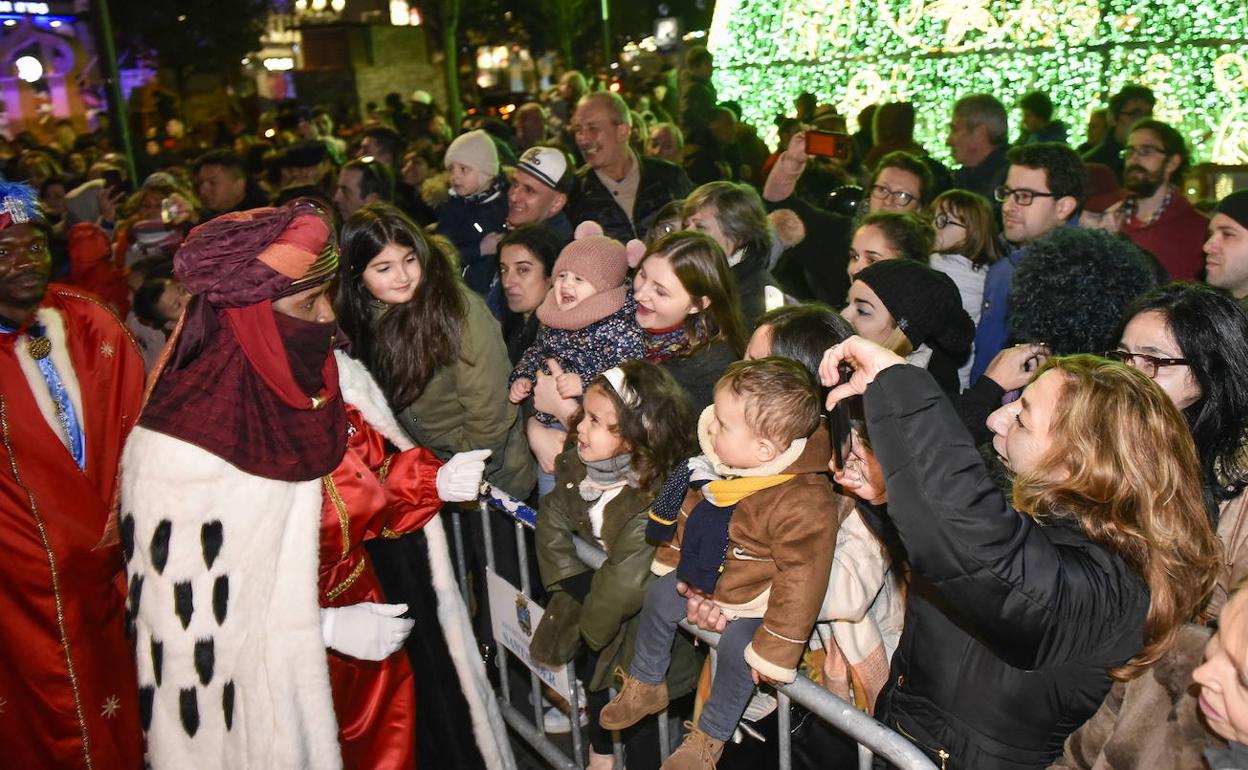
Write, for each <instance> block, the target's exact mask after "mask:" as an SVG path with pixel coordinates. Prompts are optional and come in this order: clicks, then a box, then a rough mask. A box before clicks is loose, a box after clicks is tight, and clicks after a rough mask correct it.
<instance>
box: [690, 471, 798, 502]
mask: <svg viewBox="0 0 1248 770" xmlns="http://www.w3.org/2000/svg"><path fill="white" fill-rule="evenodd" d="M793 475H794V474H792V473H777V474H776V475H774V476H746V477H741V478H735V479H719V480H717V481H711V482H709V483H707V485H706V486H704V487H702V496H703V497H705V498H706V500H707V502H709V503H710V504H711V505H713V506H715V507H716V508H727V507H729V506H733V505H736V504H737V503H739V502H741V501H742V500H744V499H745V498H747V497H749V496H750V495H752V494H754V493H755V492H760V491H762V490H764V489H768V488H770V487H775V486H779V485H781V484H783V483H784V482H786V481H788V480H789V479H791V478H793Z"/></svg>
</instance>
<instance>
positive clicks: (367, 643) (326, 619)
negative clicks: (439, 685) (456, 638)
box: [321, 602, 416, 660]
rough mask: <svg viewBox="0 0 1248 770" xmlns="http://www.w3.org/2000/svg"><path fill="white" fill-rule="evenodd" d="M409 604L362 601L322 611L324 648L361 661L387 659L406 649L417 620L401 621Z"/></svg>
mask: <svg viewBox="0 0 1248 770" xmlns="http://www.w3.org/2000/svg"><path fill="white" fill-rule="evenodd" d="M404 612H407V605H406V604H377V603H376V602H360V603H359V604H349V605H347V606H346V607H323V608H321V638H322V639H324V640H325V646H326V647H328V648H330V649H331V650H337V651H338V652H341V653H342V654H343V655H350V656H351V657H353V658H359V659H360V660H385V659H386V658H388V657H390V656H391V655H392V654H394V652H395V651H396V650H398V649H399V648H400V647H402V646H403V640H404V639H406V638H407V635H408V634H410V633H411V632H412V626H414V625H416V621H414V620H409V619H408V618H400V617H398V616H399V615H402V614H403V613H404Z"/></svg>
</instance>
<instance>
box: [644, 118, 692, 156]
mask: <svg viewBox="0 0 1248 770" xmlns="http://www.w3.org/2000/svg"><path fill="white" fill-rule="evenodd" d="M646 156H647V157H650V158H659V159H661V160H665V161H667V162H668V163H675V164H676V165H678V166H679V165H681V164H682V163H683V162H684V160H685V135H684V134H682V133H681V131H680V127H678V126H677V125H676V124H675V123H656V124H654V127H652V128H651V129H650V137H649V138H648V139H647V140H646Z"/></svg>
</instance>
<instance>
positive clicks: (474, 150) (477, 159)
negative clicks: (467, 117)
mask: <svg viewBox="0 0 1248 770" xmlns="http://www.w3.org/2000/svg"><path fill="white" fill-rule="evenodd" d="M444 162H445V164H446V165H447V166H449V165H451V164H452V163H462V164H464V165H465V166H468V167H469V168H475V169H476V170H477V171H480V172H481V173H482V174H485V175H487V176H497V175H498V148H496V147H495V146H494V140H493V139H491V138H490V135H489V134H487V133H485V132H484V131H482V130H481V129H477V130H476V131H469V132H468V133H466V134H461V135H460V136H458V137H457V138H456V139H455V141H453V142H451V146H450V147H448V148H446V159H445V161H444Z"/></svg>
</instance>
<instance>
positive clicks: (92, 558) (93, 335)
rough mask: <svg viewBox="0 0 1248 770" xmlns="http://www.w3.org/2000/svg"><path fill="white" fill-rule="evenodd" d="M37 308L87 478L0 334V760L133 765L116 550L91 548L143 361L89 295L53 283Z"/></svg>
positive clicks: (136, 751) (102, 768)
mask: <svg viewBox="0 0 1248 770" xmlns="http://www.w3.org/2000/svg"><path fill="white" fill-rule="evenodd" d="M41 307H43V308H52V309H54V310H56V311H57V312H58V313H59V314H60V317H61V319H62V320H63V321H64V326H65V336H64V337H63V338H60V337H57V338H56V339H54V340H53V344H54V345H57V344H63V345H64V346H65V348H67V349H68V353H69V361H70V363H71V365H72V369H73V374H74V375H75V376H76V378H77V380H78V383H79V386H80V388H81V393H82V399H81V402H82V409H81V411H80V412H79V415H78V417H79V420H80V421H81V422H82V427H83V433H84V440H85V446H86V470H85V472H84V471H82V470H79V468H78V466H77V464H75V463H74V460H73V457H72V456H71V455H70V453H69V450H68V449H66V448H65V445H64V444H63V443H62V442H61V440H60V438H59V437H58V435H57V434H56V433H55V432H53V430H52V428H51V427H49V425H48V423H47V421H46V420H45V419H44V416H43V414H42V413H41V412H40V410H39V405H38V403H37V402H36V401H35V398H34V395H33V393H32V391H31V388H30V385H29V384H28V381H27V379H26V377H25V375H24V374H23V372H22V370H21V367H20V365H19V363H18V358H17V356H16V351H15V348H14V346H15V345H17V344H25V342H24V341H23V340H21V339H19V338H18V337H17V335H13V334H0V434H2V436H3V440H2V441H0V550H2V551H3V554H4V556H3V558H0V581H2V583H3V587H2V588H0V619H2V620H0V660H2V661H3V663H0V765H2V766H4V767H14V768H18V767H21V768H52V767H55V768H91V769H92V770H113V769H114V768H119V769H121V770H138V769H139V768H141V767H142V764H143V743H142V732H141V731H140V729H139V707H138V685H137V684H136V681H137V676H136V674H135V669H134V653H133V652H132V651H131V644H130V641H129V640H128V639H127V638H126V636H125V628H124V582H123V578H122V577H121V576H122V575H123V574H124V573H123V566H122V564H123V563H122V555H121V547H120V546H119V545H112V546H107V547H103V546H100V541H101V537H102V535H103V533H104V529H105V525H106V524H107V522H108V518H109V509H110V506H111V504H112V501H113V496H114V493H115V491H116V485H117V463H118V460H119V459H120V457H121V448H122V445H123V444H124V442H125V438H126V435H127V434H128V433H129V431H130V429H131V428H132V427H134V424H135V421H136V419H137V418H138V414H139V401H140V399H141V397H142V392H143V359H142V357H141V356H140V355H139V350H138V347H137V346H136V345H135V344H134V341H133V340H132V339H131V338H130V336H129V333H128V332H127V331H126V330H125V327H124V326H122V325H121V323H120V322H119V321H118V320H117V319H116V317H114V316H113V315H112V313H110V312H109V311H108V310H106V309H105V308H104V307H103V306H102V305H101V304H100V303H99V302H98V301H97V300H95V299H92V298H88V297H86V296H85V295H82V294H78V293H76V292H74V291H72V290H69V289H66V288H64V287H56V286H53V287H49V289H48V294H47V297H46V298H45V299H44V302H43V303H42V306H41ZM53 337H54V335H53V334H52V333H49V338H53ZM57 355H58V354H56V353H55V350H54V357H53V360H54V361H55V360H56V356H57ZM62 360H63V359H62ZM57 370H58V372H59V373H60V375H61V377H62V379H63V380H64V379H65V378H66V377H67V375H68V374H69V373H67V372H65V371H63V370H62V367H61V366H59V365H58V367H57Z"/></svg>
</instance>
